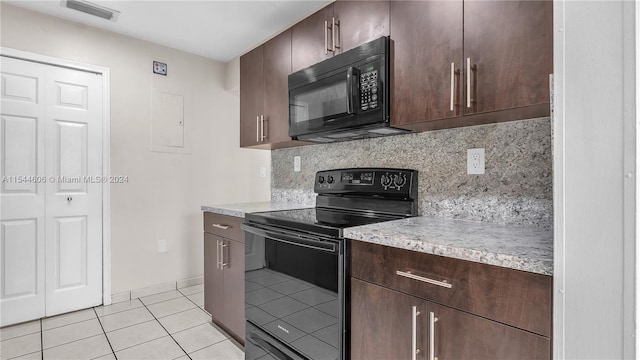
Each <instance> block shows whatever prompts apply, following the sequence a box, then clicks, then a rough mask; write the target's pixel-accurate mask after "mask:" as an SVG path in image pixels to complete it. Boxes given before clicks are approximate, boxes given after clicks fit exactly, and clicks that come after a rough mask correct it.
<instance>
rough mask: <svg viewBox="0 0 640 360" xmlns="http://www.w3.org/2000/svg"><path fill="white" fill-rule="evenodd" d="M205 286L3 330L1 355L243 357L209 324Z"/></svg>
mask: <svg viewBox="0 0 640 360" xmlns="http://www.w3.org/2000/svg"><path fill="white" fill-rule="evenodd" d="M203 291H204V288H203V285H196V286H191V287H187V288H183V289H179V290H171V291H167V292H163V293H160V294H155V295H150V296H145V297H142V298H140V299H135V300H131V301H126V302H121V303H117V304H114V305H109V306H98V307H95V308H92V309H86V310H80V311H76V312H72V313H68V314H63V315H58V316H54V317H51V318H46V319H41V320H35V321H31V322H27V323H23V324H19V325H14V326H8V327H5V328H2V329H0V359H1V360H9V359H41V360H43V359H60V360H63V359H64V360H72V359H86V360H89V359H100V360H103V359H104V360H106V359H121V360H124V359H178V358H180V359H212V360H218V359H220V360H234V359H239V360H240V359H244V353H243V349H242V346H240V345H239V344H237V343H236V342H235V341H234V340H233V339H231V338H230V337H229V336H228V335H227V334H226V333H225V332H224V331H222V330H221V329H219V328H218V327H216V326H215V325H213V324H212V323H211V316H209V314H207V313H205V312H204V309H203V307H204V292H203Z"/></svg>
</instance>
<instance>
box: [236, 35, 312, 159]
mask: <svg viewBox="0 0 640 360" xmlns="http://www.w3.org/2000/svg"><path fill="white" fill-rule="evenodd" d="M290 72H291V31H290V30H286V31H284V32H283V33H281V34H279V35H278V36H276V37H274V38H273V39H271V40H269V41H267V42H266V43H264V44H262V45H261V46H259V47H257V48H255V49H253V50H251V51H250V52H248V53H246V54H245V55H243V56H241V57H240V146H241V147H251V148H259V149H277V148H281V147H288V146H298V145H302V144H304V143H302V142H297V141H292V140H291V138H290V137H289V134H288V133H289V87H288V83H287V76H288V75H289V73H290Z"/></svg>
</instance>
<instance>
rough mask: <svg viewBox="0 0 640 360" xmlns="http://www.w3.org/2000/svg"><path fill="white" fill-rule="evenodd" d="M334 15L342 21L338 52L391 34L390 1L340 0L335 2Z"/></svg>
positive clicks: (338, 34)
mask: <svg viewBox="0 0 640 360" xmlns="http://www.w3.org/2000/svg"><path fill="white" fill-rule="evenodd" d="M333 16H334V17H335V18H336V20H337V21H339V22H340V26H339V30H338V32H337V33H336V36H337V39H336V43H338V45H340V49H339V50H337V51H336V52H337V53H341V52H344V51H347V50H349V49H353V48H354V47H356V46H359V45H362V44H364V43H366V42H369V41H371V40H375V39H377V38H379V37H381V36H388V35H389V1H352V0H339V1H336V2H335V3H333Z"/></svg>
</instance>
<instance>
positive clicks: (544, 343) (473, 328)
mask: <svg viewBox="0 0 640 360" xmlns="http://www.w3.org/2000/svg"><path fill="white" fill-rule="evenodd" d="M427 311H428V312H429V313H431V312H433V313H434V316H435V318H434V320H435V322H434V333H433V334H431V335H430V336H433V339H434V345H435V349H434V356H435V357H437V358H439V359H477V360H483V359H487V360H488V359H549V358H551V339H550V338H547V337H543V336H540V335H537V334H533V333H530V332H528V331H524V330H520V329H517V328H514V327H511V326H508V325H504V324H501V323H498V322H495V321H491V320H488V319H485V318H482V317H480V316H476V315H472V314H469V313H466V312H463V311H459V310H456V309H452V308H449V307H446V306H441V305H436V304H433V303H427ZM428 315H429V314H427V318H428Z"/></svg>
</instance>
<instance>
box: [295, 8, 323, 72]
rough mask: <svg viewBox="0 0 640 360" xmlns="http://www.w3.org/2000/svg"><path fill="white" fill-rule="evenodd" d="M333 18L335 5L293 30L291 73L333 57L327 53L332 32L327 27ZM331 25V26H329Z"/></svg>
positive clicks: (302, 22) (319, 12) (310, 17)
mask: <svg viewBox="0 0 640 360" xmlns="http://www.w3.org/2000/svg"><path fill="white" fill-rule="evenodd" d="M332 17H333V4H330V5H328V6H326V7H324V8H322V9H320V10H319V11H318V12H316V13H314V14H313V15H311V16H309V17H307V18H306V19H304V20H302V21H300V22H299V23H297V24H295V25H294V26H293V27H292V28H291V65H292V68H291V72H296V71H298V70H300V69H304V68H306V67H307V66H310V65H313V64H315V63H317V62H320V61H322V60H324V59H326V58H329V57H331V56H333V53H332V52H330V51H327V50H326V49H327V47H328V45H330V44H331V39H330V38H327V39H326V40H327V42H326V45H327V47H326V46H325V36H326V37H330V35H331V31H330V30H327V28H326V27H325V22H327V23H330V22H331V18H332ZM329 25H330V24H329Z"/></svg>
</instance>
